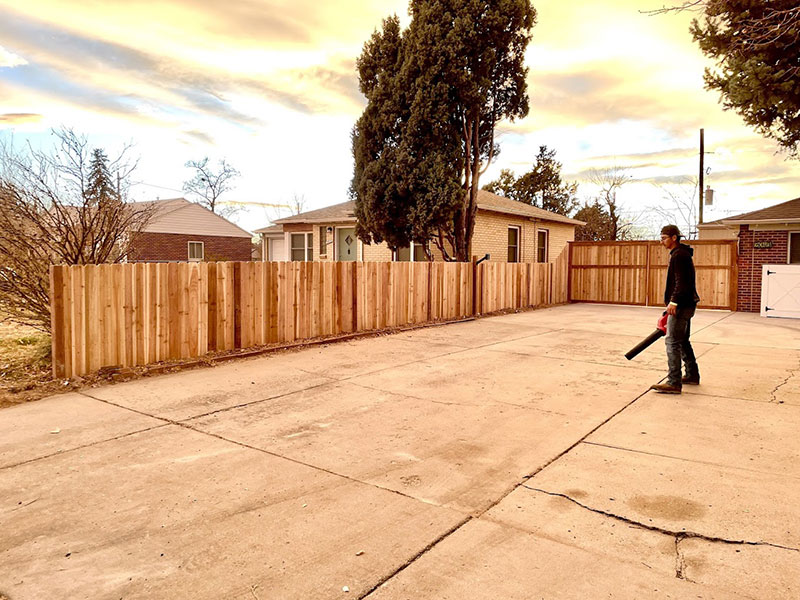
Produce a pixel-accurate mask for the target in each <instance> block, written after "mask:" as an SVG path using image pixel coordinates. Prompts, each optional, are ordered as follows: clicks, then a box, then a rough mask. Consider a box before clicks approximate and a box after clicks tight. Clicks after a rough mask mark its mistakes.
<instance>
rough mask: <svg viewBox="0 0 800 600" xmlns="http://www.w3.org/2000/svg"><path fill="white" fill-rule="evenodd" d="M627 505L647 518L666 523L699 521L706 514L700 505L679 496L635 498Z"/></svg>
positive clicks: (705, 510)
mask: <svg viewBox="0 0 800 600" xmlns="http://www.w3.org/2000/svg"><path fill="white" fill-rule="evenodd" d="M628 505H629V506H630V507H631V508H633V509H634V510H636V511H637V512H639V513H640V514H643V515H645V516H647V517H651V518H660V519H666V520H667V521H683V520H687V519H688V520H693V519H699V518H700V517H702V516H703V515H704V514H706V512H707V509H706V508H705V507H704V506H703V505H702V504H700V503H698V502H695V501H694V500H687V499H686V498H681V497H679V496H635V497H634V498H631V500H630V501H629V502H628Z"/></svg>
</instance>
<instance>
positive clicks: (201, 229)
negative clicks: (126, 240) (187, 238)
mask: <svg viewBox="0 0 800 600" xmlns="http://www.w3.org/2000/svg"><path fill="white" fill-rule="evenodd" d="M131 206H132V207H133V208H134V210H136V209H143V210H146V209H148V208H153V216H152V217H151V218H150V220H149V221H148V223H147V225H146V226H145V227H144V229H143V230H142V231H145V232H148V233H179V234H183V235H211V236H215V235H216V236H225V237H241V238H251V237H253V236H252V234H251V233H250V232H249V231H245V230H244V229H242V228H241V227H239V226H238V225H234V224H233V223H231V222H230V221H228V219H226V218H224V217H221V216H219V215H218V214H215V213H213V212H211V211H210V210H208V209H207V208H205V207H203V206H200V205H199V204H197V203H195V202H189V201H188V200H186V199H185V198H170V199H166V200H151V201H149V202H132V203H131Z"/></svg>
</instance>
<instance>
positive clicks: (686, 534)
mask: <svg viewBox="0 0 800 600" xmlns="http://www.w3.org/2000/svg"><path fill="white" fill-rule="evenodd" d="M522 487H524V488H525V489H527V490H531V491H532V492H538V493H540V494H545V495H547V496H554V497H558V498H564V499H565V500H569V501H570V502H572V503H573V504H575V505H577V506H580V507H581V508H583V509H585V510H588V511H589V512H593V513H595V514H598V515H603V516H606V517H609V518H611V519H615V520H617V521H621V522H623V523H627V524H628V525H633V526H635V527H639V528H641V529H646V530H647V531H653V532H655V533H660V534H663V535H668V536H670V537H675V538H678V537H680V540H681V541H683V540H685V539H690V538H691V539H699V540H703V541H705V542H714V543H718V544H730V545H735V546H769V547H770V548H778V549H779V550H789V551H790V552H798V553H800V548H792V547H791V546H782V545H781V544H773V543H772V542H761V541H759V542H753V541H750V540H731V539H727V538H723V537H717V536H712V535H705V534H703V533H698V532H696V531H687V530H681V531H675V530H672V529H666V528H664V527H658V526H656V525H648V524H647V523H642V522H641V521H636V520H635V519H631V518H629V517H624V516H622V515H618V514H616V513H612V512H608V511H605V510H601V509H599V508H592V507H591V506H587V505H586V504H583V503H582V502H579V501H578V500H575V498H572V497H571V496H568V495H567V494H561V493H559V492H548V491H547V490H543V489H540V488H535V487H531V486H528V485H524V484H523V486H522Z"/></svg>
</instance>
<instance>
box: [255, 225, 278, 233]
mask: <svg viewBox="0 0 800 600" xmlns="http://www.w3.org/2000/svg"><path fill="white" fill-rule="evenodd" d="M253 233H283V225H270V226H269V227H262V228H261V229H256V230H255V231H254V232H253Z"/></svg>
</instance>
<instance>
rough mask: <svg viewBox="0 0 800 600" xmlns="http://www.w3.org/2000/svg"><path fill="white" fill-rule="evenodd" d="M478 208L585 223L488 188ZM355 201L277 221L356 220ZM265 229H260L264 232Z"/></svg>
mask: <svg viewBox="0 0 800 600" xmlns="http://www.w3.org/2000/svg"><path fill="white" fill-rule="evenodd" d="M478 208H479V209H481V210H488V211H492V212H499V213H504V214H509V215H517V216H520V217H529V218H533V219H540V220H542V221H555V222H557V223H567V224H569V225H585V223H584V222H583V221H578V220H576V219H570V218H569V217H565V216H564V215H559V214H556V213H554V212H550V211H548V210H543V209H541V208H537V207H535V206H531V205H530V204H525V203H524V202H517V201H516V200H509V199H508V198H504V197H503V196H498V195H497V194H492V193H491V192H487V191H486V190H478ZM354 211H355V202H353V201H352V200H351V201H350V202H342V203H340V204H334V205H333V206H326V207H325V208H320V209H319V210H312V211H308V212H304V213H300V214H299V215H293V216H291V217H286V218H285V219H278V220H277V221H275V223H278V224H281V225H283V224H286V223H332V222H349V221H352V222H355V220H356V216H355V212H354ZM262 231H264V230H261V229H260V230H258V232H259V233H260V232H262Z"/></svg>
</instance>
